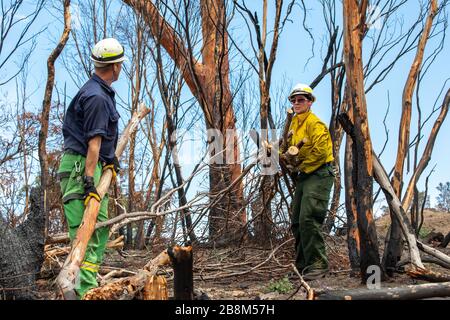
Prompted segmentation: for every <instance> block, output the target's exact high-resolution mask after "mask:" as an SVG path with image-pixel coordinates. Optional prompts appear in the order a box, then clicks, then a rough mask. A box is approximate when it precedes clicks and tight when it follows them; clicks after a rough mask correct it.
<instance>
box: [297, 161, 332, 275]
mask: <svg viewBox="0 0 450 320" xmlns="http://www.w3.org/2000/svg"><path fill="white" fill-rule="evenodd" d="M333 182H334V173H333V168H332V167H331V166H330V167H329V166H322V167H320V168H319V169H317V170H316V171H314V172H312V173H310V174H305V173H300V174H299V175H298V177H297V181H296V189H295V195H294V202H293V205H292V215H293V216H292V226H291V228H292V233H293V234H294V237H295V251H296V261H295V262H296V267H297V269H298V270H299V272H302V271H306V270H312V269H327V268H328V259H327V255H326V252H325V243H324V239H323V236H322V224H323V222H324V220H325V217H326V215H327V209H328V201H329V200H330V192H331V188H332V186H333ZM305 268H306V269H305Z"/></svg>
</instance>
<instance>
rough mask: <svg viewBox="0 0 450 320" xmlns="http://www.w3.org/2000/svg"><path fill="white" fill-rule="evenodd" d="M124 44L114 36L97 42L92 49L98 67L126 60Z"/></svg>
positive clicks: (92, 58) (92, 57) (92, 56)
mask: <svg viewBox="0 0 450 320" xmlns="http://www.w3.org/2000/svg"><path fill="white" fill-rule="evenodd" d="M124 54H125V51H124V50H123V47H122V45H121V44H120V43H119V41H117V40H116V39H114V38H106V39H103V40H100V41H99V42H97V43H96V45H95V46H94V48H93V49H92V54H91V60H92V61H94V65H95V66H96V67H99V68H101V67H105V66H106V65H108V64H111V63H117V62H123V61H125V60H126V58H125V55H124Z"/></svg>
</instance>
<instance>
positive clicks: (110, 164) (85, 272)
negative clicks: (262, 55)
mask: <svg viewBox="0 0 450 320" xmlns="http://www.w3.org/2000/svg"><path fill="white" fill-rule="evenodd" d="M91 60H92V61H93V62H94V66H95V71H94V74H93V75H92V77H91V79H89V80H88V81H87V82H86V83H85V85H84V86H83V87H82V88H81V89H80V91H79V92H78V93H77V94H76V96H75V97H74V98H73V100H72V102H71V103H70V105H69V107H68V109H67V112H66V114H65V117H64V124H63V136H64V155H63V157H62V159H61V163H60V166H59V169H58V175H59V178H60V186H61V193H62V199H63V203H64V214H65V216H66V219H67V224H68V227H69V236H70V239H71V240H73V239H74V237H75V235H76V232H77V230H78V227H79V225H80V223H81V221H82V219H83V214H84V210H85V207H86V205H87V204H88V202H89V201H98V202H100V210H99V214H98V218H97V220H98V221H105V220H107V219H108V195H105V197H104V198H103V199H101V198H100V196H99V194H98V192H97V189H96V185H98V183H99V181H100V177H101V175H102V172H103V170H105V169H107V168H110V169H112V171H113V177H115V176H116V174H117V172H118V170H119V163H118V160H117V158H116V157H115V155H114V154H115V151H116V147H117V141H118V137H119V133H118V121H119V117H120V116H119V113H118V112H117V109H116V101H115V92H114V90H113V89H112V88H111V84H112V83H113V82H114V81H116V80H117V79H118V78H119V74H120V71H121V69H122V62H123V61H124V60H125V57H124V50H123V47H122V46H121V45H120V43H119V42H118V41H117V40H116V39H113V38H108V39H103V40H101V41H99V42H98V43H97V44H96V45H95V46H94V48H93V49H92V55H91ZM108 235H109V230H108V228H100V229H97V230H95V231H94V233H93V235H92V237H91V239H90V240H89V243H88V246H87V249H86V254H85V256H84V260H83V262H82V264H81V267H80V274H79V279H77V283H76V286H75V291H76V293H77V295H78V297H79V298H82V297H83V296H84V294H85V293H86V292H87V291H88V290H90V289H92V288H95V287H97V285H98V284H97V281H96V276H97V272H98V269H99V266H100V264H101V262H102V260H103V254H104V251H105V247H106V243H107V241H108Z"/></svg>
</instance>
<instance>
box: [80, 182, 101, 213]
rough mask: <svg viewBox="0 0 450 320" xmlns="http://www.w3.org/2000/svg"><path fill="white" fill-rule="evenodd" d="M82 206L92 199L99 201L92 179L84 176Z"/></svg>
mask: <svg viewBox="0 0 450 320" xmlns="http://www.w3.org/2000/svg"><path fill="white" fill-rule="evenodd" d="M83 180H84V205H85V206H87V204H88V203H89V200H91V198H94V199H95V200H97V201H98V202H100V201H101V198H100V195H99V194H98V192H97V189H96V188H95V185H94V177H89V176H84V179H83Z"/></svg>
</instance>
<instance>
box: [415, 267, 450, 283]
mask: <svg viewBox="0 0 450 320" xmlns="http://www.w3.org/2000/svg"><path fill="white" fill-rule="evenodd" d="M406 273H407V274H408V275H409V276H410V277H411V278H414V279H418V280H425V281H428V282H449V281H450V275H448V274H444V273H439V272H435V271H431V270H408V271H407V272H406Z"/></svg>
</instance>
